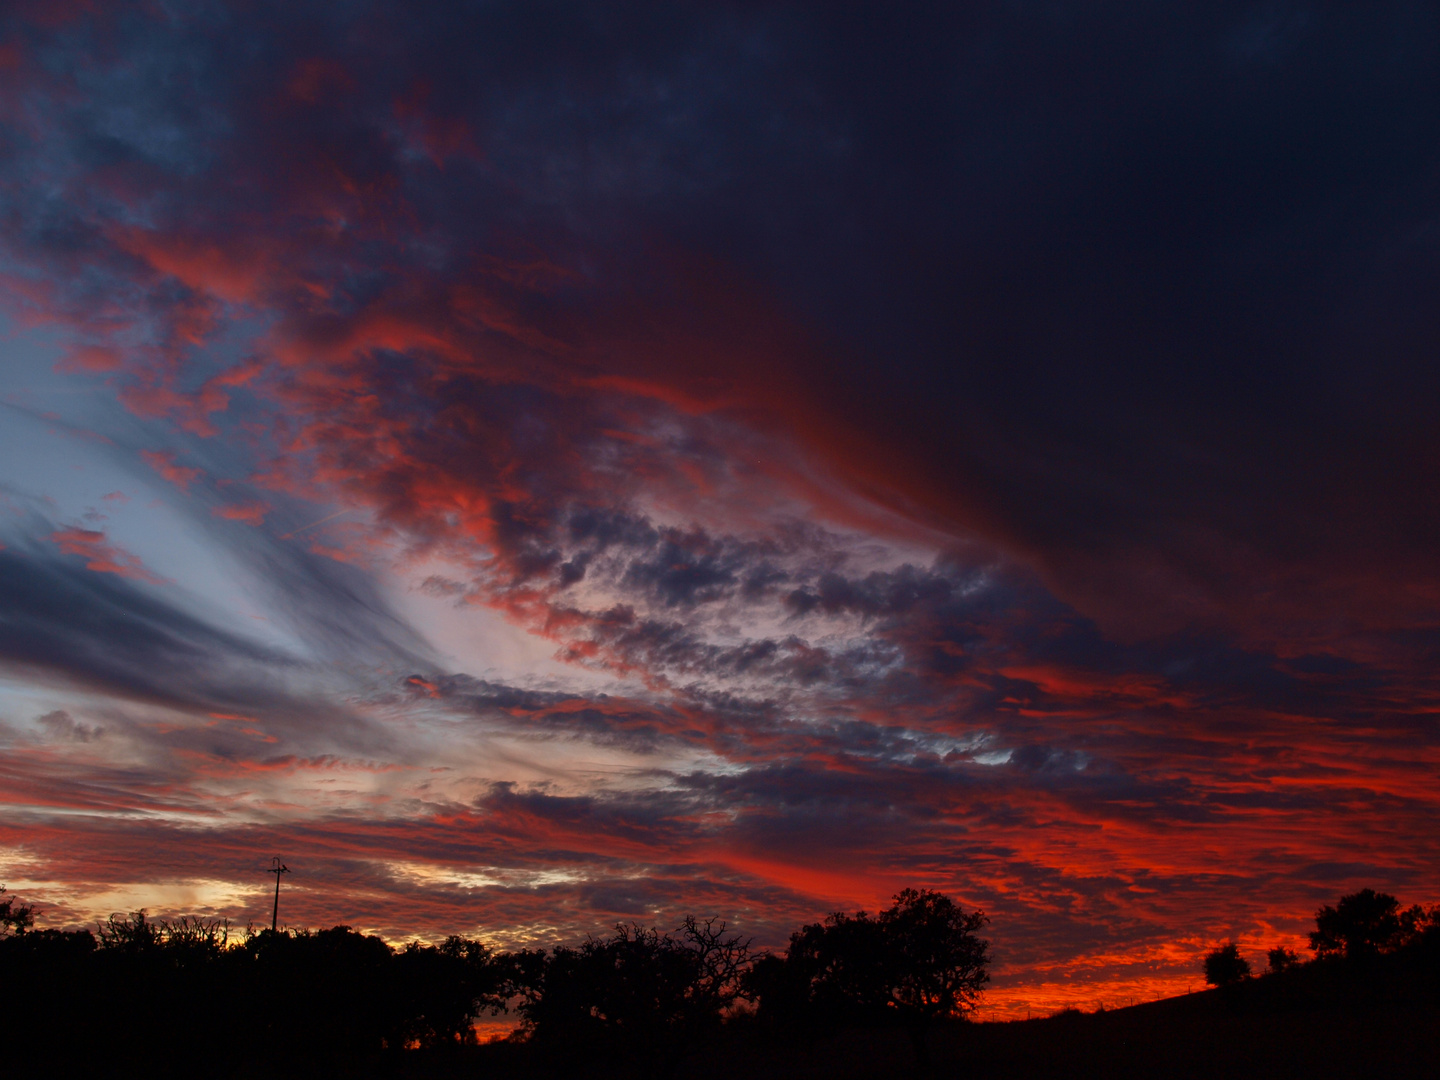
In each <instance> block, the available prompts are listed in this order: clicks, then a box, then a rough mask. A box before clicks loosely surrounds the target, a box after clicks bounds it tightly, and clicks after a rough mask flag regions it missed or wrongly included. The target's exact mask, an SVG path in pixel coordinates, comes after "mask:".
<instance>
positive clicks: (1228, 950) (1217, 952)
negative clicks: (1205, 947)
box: [1204, 941, 1250, 987]
mask: <svg viewBox="0 0 1440 1080" xmlns="http://www.w3.org/2000/svg"><path fill="white" fill-rule="evenodd" d="M1204 966H1205V981H1206V982H1207V983H1209V984H1210V985H1211V986H1221V987H1224V986H1233V985H1235V984H1236V983H1239V982H1244V981H1245V980H1246V979H1248V978H1250V962H1249V961H1248V960H1246V959H1245V958H1244V957H1243V956H1241V955H1240V946H1239V945H1237V944H1235V942H1233V941H1229V942H1226V943H1225V944H1224V945H1220V946H1217V947H1216V948H1214V949H1211V950H1210V951H1209V952H1208V953H1206V954H1205V965H1204Z"/></svg>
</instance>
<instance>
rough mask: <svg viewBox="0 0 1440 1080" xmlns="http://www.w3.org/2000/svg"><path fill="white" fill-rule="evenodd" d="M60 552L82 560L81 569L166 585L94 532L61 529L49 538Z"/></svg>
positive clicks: (133, 558) (163, 580) (92, 530)
mask: <svg viewBox="0 0 1440 1080" xmlns="http://www.w3.org/2000/svg"><path fill="white" fill-rule="evenodd" d="M50 539H51V540H53V541H55V543H56V544H57V545H58V546H59V548H60V550H61V551H62V552H64V553H65V554H66V555H78V556H80V557H81V558H82V559H84V560H85V569H87V570H95V571H98V572H99V573H102V574H118V575H119V576H120V577H124V578H134V579H135V580H137V581H147V582H149V583H150V584H151V585H166V584H168V581H167V580H166V579H165V578H162V577H159V576H158V575H156V574H154V573H153V572H151V570H150V569H149V568H148V567H146V565H145V564H144V563H143V562H141V561H140V559H139V557H138V556H135V555H132V554H130V552H128V551H126V550H125V549H124V548H122V547H120V546H119V545H118V544H112V543H110V541H108V540H107V539H106V538H105V534H104V533H103V532H101V531H100V530H98V529H78V528H71V529H61V530H59V531H58V532H53V533H51V534H50Z"/></svg>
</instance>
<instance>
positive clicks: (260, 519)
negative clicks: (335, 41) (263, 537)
mask: <svg viewBox="0 0 1440 1080" xmlns="http://www.w3.org/2000/svg"><path fill="white" fill-rule="evenodd" d="M271 509H272V508H271V506H270V504H269V503H267V502H261V501H259V500H258V499H257V500H253V501H251V502H243V503H229V504H227V505H225V506H217V507H215V509H213V510H211V511H210V513H211V514H213V515H214V516H215V517H218V518H224V519H225V520H226V521H243V522H244V523H245V524H246V525H257V526H258V525H263V524H264V523H265V515H266V514H268V513H269V512H270V510H271Z"/></svg>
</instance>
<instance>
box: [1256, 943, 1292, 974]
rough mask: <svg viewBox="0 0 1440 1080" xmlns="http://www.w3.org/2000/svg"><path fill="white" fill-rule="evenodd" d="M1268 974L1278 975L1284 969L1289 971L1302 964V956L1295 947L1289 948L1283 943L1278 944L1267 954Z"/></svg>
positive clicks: (1266, 971) (1266, 969)
mask: <svg viewBox="0 0 1440 1080" xmlns="http://www.w3.org/2000/svg"><path fill="white" fill-rule="evenodd" d="M1265 959H1266V963H1267V966H1266V968H1265V973H1266V974H1267V975H1278V974H1280V972H1282V971H1289V970H1290V969H1291V968H1293V967H1297V966H1299V964H1300V957H1299V955H1298V954H1297V953H1296V952H1295V950H1294V949H1287V948H1285V946H1283V945H1276V946H1275V948H1273V949H1271V950H1270V951H1269V952H1267V953H1266V954H1265Z"/></svg>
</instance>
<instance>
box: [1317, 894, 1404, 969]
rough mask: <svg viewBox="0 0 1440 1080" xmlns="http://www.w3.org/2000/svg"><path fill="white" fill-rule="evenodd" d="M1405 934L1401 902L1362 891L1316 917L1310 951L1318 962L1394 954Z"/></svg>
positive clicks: (1345, 898)
mask: <svg viewBox="0 0 1440 1080" xmlns="http://www.w3.org/2000/svg"><path fill="white" fill-rule="evenodd" d="M1412 925H1413V919H1412ZM1403 931H1404V923H1402V920H1401V917H1400V901H1398V900H1396V899H1395V897H1393V896H1391V895H1390V894H1389V893H1377V892H1376V891H1375V890H1374V889H1361V890H1360V891H1359V892H1357V893H1351V894H1350V895H1348V896H1342V897H1341V898H1340V901H1339V903H1338V904H1336V905H1335V906H1334V907H1330V906H1328V905H1327V906H1325V907H1322V908H1321V909H1320V910H1319V911H1317V912H1316V913H1315V930H1314V931H1313V932H1312V933H1311V935H1310V948H1312V949H1313V950H1314V951H1315V956H1316V958H1317V959H1326V958H1330V957H1338V956H1343V957H1346V958H1348V959H1351V960H1354V959H1358V958H1361V957H1368V956H1374V955H1376V954H1378V953H1382V952H1390V951H1392V950H1393V949H1395V948H1397V947H1398V946H1399V945H1401V944H1402V943H1403V940H1404V933H1403Z"/></svg>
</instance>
